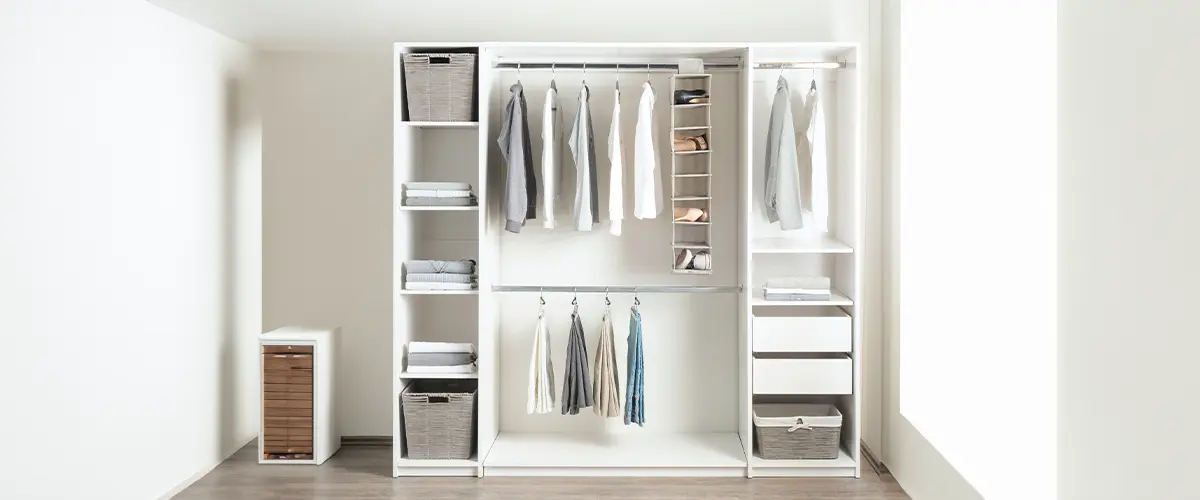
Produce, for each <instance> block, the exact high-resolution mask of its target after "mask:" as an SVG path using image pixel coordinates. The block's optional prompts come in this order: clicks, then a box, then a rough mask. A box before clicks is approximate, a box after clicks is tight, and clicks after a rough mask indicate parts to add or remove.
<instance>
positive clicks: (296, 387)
mask: <svg viewBox="0 0 1200 500" xmlns="http://www.w3.org/2000/svg"><path fill="white" fill-rule="evenodd" d="M312 388H313V386H311V385H303V384H263V392H265V393H268V396H267V397H266V398H265V399H284V398H282V397H275V396H272V395H270V394H269V393H272V392H299V393H307V394H308V395H309V398H308V399H312V397H311V396H312V390H313V389H312Z"/></svg>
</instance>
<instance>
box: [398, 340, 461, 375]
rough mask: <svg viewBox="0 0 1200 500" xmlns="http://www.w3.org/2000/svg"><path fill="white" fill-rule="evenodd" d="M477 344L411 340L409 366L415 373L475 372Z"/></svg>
mask: <svg viewBox="0 0 1200 500" xmlns="http://www.w3.org/2000/svg"><path fill="white" fill-rule="evenodd" d="M475 369H476V368H475V346H474V345H472V344H458V343H453V342H409V343H408V367H407V368H405V371H406V372H408V373H415V374H432V375H437V374H446V373H475Z"/></svg>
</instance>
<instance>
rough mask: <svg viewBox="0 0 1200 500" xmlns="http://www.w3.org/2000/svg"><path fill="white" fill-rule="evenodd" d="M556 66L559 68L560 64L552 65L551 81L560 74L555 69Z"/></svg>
mask: <svg viewBox="0 0 1200 500" xmlns="http://www.w3.org/2000/svg"><path fill="white" fill-rule="evenodd" d="M555 66H558V64H557V63H550V79H551V80H553V79H554V75H557V74H558V72H557V71H556V68H555Z"/></svg>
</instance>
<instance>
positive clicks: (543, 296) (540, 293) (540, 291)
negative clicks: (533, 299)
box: [538, 287, 546, 306]
mask: <svg viewBox="0 0 1200 500" xmlns="http://www.w3.org/2000/svg"><path fill="white" fill-rule="evenodd" d="M538 301H540V302H541V303H542V305H543V306H544V305H546V289H545V288H542V287H538Z"/></svg>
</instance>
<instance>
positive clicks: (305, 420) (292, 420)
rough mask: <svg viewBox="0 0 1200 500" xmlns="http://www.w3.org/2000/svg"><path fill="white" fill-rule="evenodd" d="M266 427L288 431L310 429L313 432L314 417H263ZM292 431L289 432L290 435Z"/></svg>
mask: <svg viewBox="0 0 1200 500" xmlns="http://www.w3.org/2000/svg"><path fill="white" fill-rule="evenodd" d="M263 423H264V424H266V425H264V427H281V428H288V429H308V430H309V432H312V426H313V419H312V417H263ZM290 432H291V431H289V433H290Z"/></svg>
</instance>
